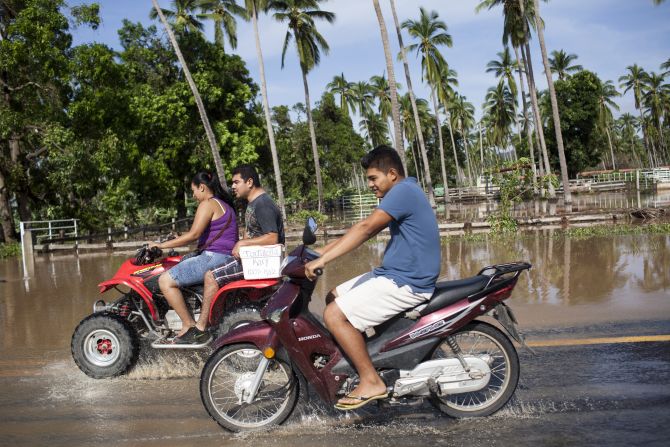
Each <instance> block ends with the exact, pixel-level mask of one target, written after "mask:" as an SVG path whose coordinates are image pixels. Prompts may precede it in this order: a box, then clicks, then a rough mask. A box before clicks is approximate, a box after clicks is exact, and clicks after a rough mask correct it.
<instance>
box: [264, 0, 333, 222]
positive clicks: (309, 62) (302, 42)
mask: <svg viewBox="0 0 670 447" xmlns="http://www.w3.org/2000/svg"><path fill="white" fill-rule="evenodd" d="M321 1H322V0H272V1H271V2H270V4H269V8H270V9H272V10H274V11H276V12H275V13H274V17H275V19H277V20H278V21H279V22H282V23H283V22H286V23H288V30H287V31H286V37H285V38H284V46H283V49H282V68H283V67H284V60H285V57H286V50H287V49H288V46H289V44H290V43H291V41H292V40H293V41H294V43H295V47H296V50H297V52H298V61H299V63H300V71H301V72H302V81H303V86H304V89H305V107H306V110H307V122H308V125H309V133H310V137H311V143H312V154H313V156H314V168H315V174H316V186H317V191H318V195H319V204H318V211H319V212H321V210H322V207H323V183H322V181H321V168H320V166H319V152H318V148H317V145H316V134H315V133H314V123H313V121H312V108H311V105H310V100H309V87H308V84H307V73H309V71H310V70H311V69H312V68H314V67H315V66H317V65H319V62H320V61H321V51H323V52H324V53H326V54H327V53H328V51H329V49H330V47H329V46H328V42H326V39H324V37H323V36H322V35H321V33H319V31H318V30H317V29H316V23H315V21H314V20H315V19H319V20H326V21H327V22H328V23H333V22H334V21H335V14H333V13H332V12H328V11H323V10H321V8H320V7H319V3H320V2H321Z"/></svg>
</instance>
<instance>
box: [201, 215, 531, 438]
mask: <svg viewBox="0 0 670 447" xmlns="http://www.w3.org/2000/svg"><path fill="white" fill-rule="evenodd" d="M315 230H316V223H315V222H314V221H313V220H310V221H308V224H307V226H306V227H305V231H304V234H303V243H304V245H302V246H300V247H298V248H296V249H295V250H293V251H292V252H291V253H290V255H289V256H287V257H286V259H285V260H284V263H283V264H282V274H283V275H285V276H286V277H287V278H286V279H285V280H284V282H283V284H282V286H281V287H280V288H279V290H277V292H275V294H274V295H273V296H272V297H271V298H270V300H269V301H268V302H267V304H266V306H265V308H264V309H263V311H262V314H261V316H262V318H263V321H259V322H254V323H251V324H248V325H246V326H244V327H241V328H238V329H235V330H233V331H231V332H229V333H228V334H226V335H223V336H222V337H220V338H219V339H217V340H216V341H215V342H214V348H215V351H214V352H213V354H212V355H211V357H210V358H209V359H208V361H207V363H206V364H205V367H204V369H203V371H202V374H201V377H200V395H201V398H202V401H203V404H204V405H205V408H206V409H207V412H208V413H209V414H210V415H211V416H212V418H213V419H214V420H215V421H216V422H217V423H218V424H219V425H221V426H222V427H223V428H226V429H228V430H231V431H243V430H253V429H259V428H262V427H266V426H269V425H275V424H281V423H282V422H283V421H285V420H286V418H288V417H289V415H290V414H291V413H292V411H293V409H294V407H295V404H296V402H297V399H298V395H299V393H300V391H301V390H303V392H304V391H306V386H305V385H306V384H307V383H308V384H309V385H310V386H311V388H313V389H314V390H315V391H316V393H317V394H318V395H319V396H320V397H321V399H323V400H324V401H325V402H327V403H329V404H334V403H335V402H336V401H337V400H338V399H339V398H340V397H342V396H344V395H346V394H348V393H349V392H351V391H352V390H353V389H354V387H355V386H356V385H357V383H358V376H357V374H356V371H355V370H354V368H353V367H352V365H351V364H350V363H349V361H348V360H347V358H346V357H344V356H343V353H342V352H341V351H340V349H339V347H338V346H337V344H336V343H335V341H334V340H333V338H332V337H331V335H330V334H329V333H328V331H327V330H326V328H325V327H324V326H323V325H322V324H321V323H320V322H319V320H318V319H317V318H316V317H315V316H314V315H312V314H311V313H310V312H309V310H308V304H309V302H310V300H311V297H312V293H313V291H314V286H315V282H312V281H309V280H307V279H306V278H305V267H304V266H305V264H306V263H307V262H309V261H312V260H314V259H316V258H317V257H318V256H319V254H318V253H316V252H314V251H313V250H310V249H309V248H308V247H307V245H309V244H313V243H314V242H315V241H316V237H315V235H314V231H315ZM530 268H531V265H530V264H528V263H525V262H516V263H510V264H499V265H494V266H490V267H486V268H484V269H482V270H481V271H480V272H479V274H477V275H476V276H474V277H472V278H467V279H462V280H458V281H446V282H438V283H437V287H436V290H435V293H434V295H433V297H432V298H431V299H430V300H429V301H428V302H427V303H425V304H422V305H420V306H418V307H416V308H414V309H411V310H410V311H408V312H404V313H402V314H400V315H397V316H396V317H394V318H392V319H391V320H389V321H387V322H385V323H384V324H382V325H380V326H378V327H376V328H375V335H374V336H372V337H370V338H368V339H367V347H368V352H369V353H370V357H371V359H372V363H373V364H374V366H375V367H376V369H377V371H378V372H379V374H380V376H381V377H382V378H383V380H384V381H385V382H386V384H387V386H388V390H389V396H390V397H389V399H388V400H384V401H379V402H380V404H384V405H385V404H388V405H406V404H409V403H415V401H417V400H422V399H426V398H427V399H429V400H430V401H431V402H432V403H433V404H434V405H435V406H436V407H437V408H439V409H440V410H441V411H442V412H444V413H446V414H447V415H449V416H452V417H472V416H487V415H490V414H493V413H494V412H496V411H498V410H499V409H500V408H502V407H503V406H504V405H505V404H506V403H507V402H508V401H509V399H510V398H511V397H512V395H513V394H514V391H515V390H516V386H517V382H518V380H519V358H518V355H517V352H516V349H515V348H514V345H513V344H512V342H511V341H510V337H511V338H513V339H514V340H516V341H517V342H519V343H521V344H523V338H522V337H521V335H520V334H519V333H518V332H517V330H516V326H515V323H516V321H515V319H514V316H513V315H512V313H511V311H510V310H509V308H508V307H507V306H506V305H505V304H504V303H503V301H504V300H506V299H507V298H509V297H510V295H511V293H512V290H513V289H514V286H515V285H516V283H517V281H518V279H519V275H520V274H521V272H523V271H524V270H527V269H530ZM317 273H320V272H317ZM487 314H488V315H491V316H493V317H494V318H496V319H497V320H498V322H499V323H500V325H501V326H502V327H503V328H504V330H505V331H506V333H505V332H503V331H502V330H501V329H499V328H498V327H496V326H495V325H493V324H491V323H488V322H485V321H481V320H478V319H477V318H478V317H482V316H484V315H487Z"/></svg>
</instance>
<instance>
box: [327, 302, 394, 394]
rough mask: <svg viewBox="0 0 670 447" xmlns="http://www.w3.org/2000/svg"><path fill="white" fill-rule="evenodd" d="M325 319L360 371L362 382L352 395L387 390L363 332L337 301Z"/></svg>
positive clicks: (329, 307) (377, 392) (378, 392)
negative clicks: (356, 326) (369, 351)
mask: <svg viewBox="0 0 670 447" xmlns="http://www.w3.org/2000/svg"><path fill="white" fill-rule="evenodd" d="M323 319H324V321H325V322H326V327H327V328H328V330H329V331H330V333H331V334H333V336H334V337H335V340H337V343H338V344H339V345H340V347H341V348H342V350H343V351H344V352H345V353H346V354H347V356H348V357H349V359H350V360H351V362H352V363H353V364H354V367H355V368H356V371H358V375H359V377H360V383H359V385H358V386H357V387H356V388H355V389H354V390H353V391H352V392H351V393H350V395H351V396H356V397H361V396H365V397H372V396H376V395H379V394H381V393H384V392H385V391H386V384H385V383H384V381H383V380H382V379H381V377H379V375H378V374H377V371H376V370H375V368H374V366H373V365H372V360H371V359H370V355H369V354H368V350H367V348H366V346H365V340H364V339H363V334H361V333H360V332H359V331H358V330H357V329H356V328H355V327H353V326H352V325H351V323H349V321H348V320H347V317H346V316H345V315H344V314H343V313H342V311H341V310H340V308H339V307H338V306H337V301H335V302H331V303H330V304H328V306H326V310H325V311H324V313H323ZM339 402H340V403H342V404H355V403H358V402H357V401H356V400H351V399H346V398H343V399H340V401H339Z"/></svg>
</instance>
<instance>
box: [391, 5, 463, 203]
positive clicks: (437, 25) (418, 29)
mask: <svg viewBox="0 0 670 447" xmlns="http://www.w3.org/2000/svg"><path fill="white" fill-rule="evenodd" d="M419 11H420V15H419V20H410V19H408V20H406V21H405V22H403V24H402V27H403V28H404V29H406V30H407V32H408V33H409V35H410V36H412V37H414V38H415V39H417V40H418V41H419V42H418V43H414V44H412V45H410V46H408V47H407V49H408V50H409V51H416V53H417V55H419V54H420V55H421V68H422V76H423V79H424V80H426V81H427V82H428V84H429V85H430V93H431V94H430V96H431V98H432V101H433V110H435V121H436V126H437V135H438V142H439V149H440V162H441V168H442V182H443V184H444V201H445V203H447V202H448V201H449V195H448V193H449V191H448V186H447V174H446V167H445V161H444V142H443V140H442V126H441V125H440V114H439V111H438V106H437V97H436V95H435V88H436V85H437V84H438V83H439V82H440V74H441V73H442V69H443V67H444V66H446V65H447V61H446V60H444V57H443V56H442V53H440V50H439V49H438V47H439V46H442V45H444V46H447V47H451V46H452V45H453V41H452V38H451V35H450V34H449V33H447V24H446V23H444V22H443V21H442V20H439V15H438V14H437V12H435V11H431V12H430V14H428V13H427V12H426V10H425V9H423V8H419ZM424 163H425V165H426V168H427V167H428V161H427V159H426V160H424ZM426 178H427V179H428V178H429V177H428V176H427V177H426Z"/></svg>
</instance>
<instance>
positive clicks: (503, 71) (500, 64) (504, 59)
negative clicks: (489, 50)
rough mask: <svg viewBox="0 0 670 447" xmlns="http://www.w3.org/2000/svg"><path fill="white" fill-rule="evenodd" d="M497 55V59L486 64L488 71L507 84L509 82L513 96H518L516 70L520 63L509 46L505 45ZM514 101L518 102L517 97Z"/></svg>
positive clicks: (508, 86)
mask: <svg viewBox="0 0 670 447" xmlns="http://www.w3.org/2000/svg"><path fill="white" fill-rule="evenodd" d="M497 55H498V59H497V60H496V59H494V60H492V61H489V63H488V64H486V72H487V73H493V74H494V75H495V77H496V78H498V79H500V80H501V81H504V82H505V84H507V88H508V89H509V91H510V92H511V93H512V96H513V97H514V98H516V97H517V96H518V94H519V91H518V89H517V85H516V81H515V80H514V70H517V69H518V68H519V63H518V61H517V60H516V59H514V58H513V57H512V54H511V53H510V51H509V47H507V46H505V49H504V50H503V51H501V52H498V53H497ZM514 102H515V103H516V99H515V100H514Z"/></svg>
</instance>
